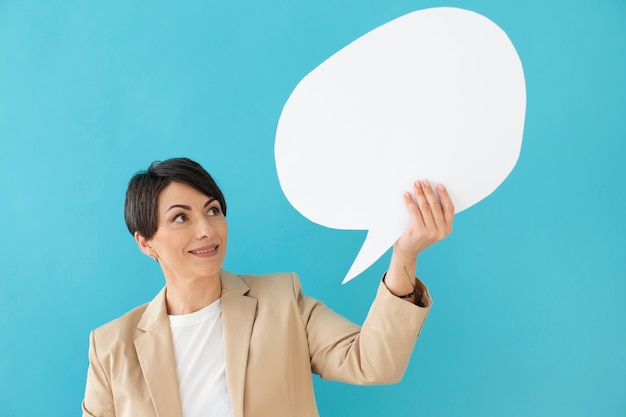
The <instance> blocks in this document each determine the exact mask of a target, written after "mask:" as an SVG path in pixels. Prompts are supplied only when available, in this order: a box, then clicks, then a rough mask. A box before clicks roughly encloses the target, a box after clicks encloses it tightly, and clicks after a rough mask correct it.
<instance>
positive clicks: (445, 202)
mask: <svg viewBox="0 0 626 417" xmlns="http://www.w3.org/2000/svg"><path fill="white" fill-rule="evenodd" d="M437 194H438V195H439V201H440V202H441V208H442V209H443V220H444V222H445V224H446V227H447V228H448V233H450V232H452V223H453V222H454V204H452V199H451V198H450V194H448V190H447V189H446V187H444V185H443V184H437Z"/></svg>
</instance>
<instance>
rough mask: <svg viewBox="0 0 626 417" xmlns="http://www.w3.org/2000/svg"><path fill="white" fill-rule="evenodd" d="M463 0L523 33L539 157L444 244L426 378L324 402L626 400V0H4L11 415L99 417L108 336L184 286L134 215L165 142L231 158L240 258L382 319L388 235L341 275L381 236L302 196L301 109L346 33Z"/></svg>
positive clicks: (379, 411)
mask: <svg viewBox="0 0 626 417" xmlns="http://www.w3.org/2000/svg"><path fill="white" fill-rule="evenodd" d="M444 5H445V6H458V7H463V8H466V9H470V10H474V11H477V12H479V13H481V14H483V15H485V16H487V17H489V18H490V19H492V20H493V21H494V22H496V23H497V24H498V25H499V26H500V27H502V28H503V29H504V30H505V31H506V32H507V34H508V35H509V37H510V38H511V40H512V41H513V43H514V45H515V46H516V48H517V50H518V53H519V55H520V57H521V59H522V63H523V65H524V70H525V76H526V83H527V97H528V104H527V116H526V126H525V134H524V143H523V147H522V152H521V156H520V159H519V162H518V164H517V166H516V168H515V169H514V171H513V172H512V174H511V175H510V176H509V178H508V179H507V180H506V181H505V182H504V183H503V185H502V186H501V187H500V188H499V189H498V190H496V192H495V193H494V194H492V195H491V196H490V197H489V198H487V199H486V200H484V201H482V202H481V203H479V204H477V205H476V206H474V207H472V208H471V209H469V210H467V211H465V212H463V213H461V214H460V215H459V216H457V219H456V222H455V231H454V233H453V235H452V236H451V237H450V238H448V239H447V240H446V241H444V242H442V243H440V244H438V245H437V246H435V247H433V248H431V249H429V250H428V251H426V252H425V253H424V254H423V255H422V256H421V257H420V265H419V274H420V275H421V276H422V277H423V279H424V280H425V281H426V282H427V283H428V285H429V287H430V290H431V292H432V295H433V298H434V299H435V304H434V307H433V309H432V312H431V315H430V317H429V319H428V321H427V323H426V326H425V328H424V331H423V334H422V337H421V339H420V341H419V342H418V344H417V347H416V350H415V353H414V356H413V359H412V362H411V364H410V367H409V369H408V372H407V374H406V376H405V378H404V380H403V381H402V382H401V383H400V384H398V385H393V386H382V387H353V386H348V385H344V384H340V383H334V382H327V381H319V380H317V379H316V388H317V397H318V402H319V408H320V412H321V414H322V415H323V416H324V417H331V416H346V415H361V416H381V415H386V416H413V415H419V416H481V417H489V416H570V417H575V416H626V303H625V302H624V299H625V298H626V295H625V294H626V242H625V235H626V219H625V218H626V216H625V213H626V175H625V174H626V168H624V167H625V166H626V164H624V157H625V156H626V81H625V80H626V77H625V76H624V74H626V2H625V1H624V0H613V1H609V0H595V1H552V0H551V1H537V0H532V1H525V2H513V1H495V0H494V1H469V0H467V1H461V0H459V1H449V2H446V3H443V2H439V1H383V0H376V1H373V0H349V1H341V2H338V1H336V0H321V1H296V0H271V1H266V2H259V1H250V0H239V1H222V2H210V1H181V2H159V1H132V2H129V1H118V0H115V1H112V0H109V1H106V2H93V1H69V0H63V1H28V0H22V1H0V162H1V163H0V193H1V194H0V196H1V201H0V219H1V222H2V223H1V224H2V225H1V226H0V228H1V231H2V232H1V233H0V245H1V246H0V255H1V257H2V258H1V266H2V273H1V274H0V416H3V417H12V416H34V415H46V416H70V415H78V414H80V402H81V400H82V395H83V389H84V382H85V373H86V369H87V347H88V332H89V331H90V330H91V329H92V328H94V327H97V326H99V325H101V324H103V323H105V322H107V321H109V320H111V319H113V318H114V317H117V316H118V315H121V314H123V313H124V312H125V311H127V310H129V309H130V308H132V307H134V306H136V305H138V304H141V303H144V302H146V301H148V300H150V299H151V298H152V296H153V295H154V294H155V293H156V292H157V291H158V290H159V288H160V287H161V286H162V285H163V280H162V277H161V273H160V270H159V269H158V266H157V265H156V264H155V263H154V262H152V261H151V260H150V259H148V258H147V257H145V256H143V255H141V254H140V252H139V251H138V250H137V248H136V245H135V242H134V241H133V239H132V238H131V236H130V235H129V234H128V232H127V231H126V229H125V226H124V223H123V218H122V205H123V197H124V191H125V187H126V184H127V181H128V180H129V178H130V176H131V175H132V174H133V173H135V172H136V171H137V170H139V169H144V168H145V167H147V165H148V163H149V162H151V161H152V160H155V159H165V158H169V157H173V156H189V157H191V158H194V159H196V160H198V161H199V162H201V163H202V164H203V165H205V167H207V169H208V170H209V171H210V172H211V173H213V174H214V176H215V177H216V178H217V180H218V182H219V183H220V185H221V186H222V188H223V189H224V191H225V194H226V198H227V200H228V202H229V216H228V218H229V222H230V237H229V254H228V257H227V261H226V265H225V266H226V267H227V268H228V269H230V270H232V271H233V272H248V273H264V272H271V271H283V270H285V271H286V270H294V271H297V272H298V273H299V274H300V276H301V279H302V281H303V284H304V288H305V290H306V291H307V292H308V293H309V294H311V295H313V296H315V297H318V298H321V299H323V300H324V301H326V302H327V304H329V305H330V306H331V307H333V308H334V309H335V310H337V311H339V312H341V313H343V314H345V315H346V316H348V317H349V318H351V319H353V320H357V321H361V320H362V319H363V318H364V316H365V314H366V312H367V308H368V305H369V303H370V301H371V299H372V297H373V295H374V292H375V289H376V286H377V284H378V280H379V277H380V274H381V272H382V271H383V270H384V268H385V264H386V262H388V254H387V255H386V256H385V257H384V258H383V259H382V260H381V261H379V262H378V263H377V264H376V265H374V266H373V267H372V268H370V269H369V270H368V271H367V272H366V273H364V274H363V275H362V276H361V277H359V278H358V279H356V280H354V281H352V282H350V283H349V284H347V285H344V286H340V285H339V281H340V280H341V278H342V277H343V276H344V274H345V272H346V271H347V269H348V268H349V266H350V265H351V262H352V260H353V258H354V256H355V255H356V253H357V251H358V249H359V247H360V244H361V242H362V240H363V238H364V232H361V231H354V232H350V231H337V230H330V229H326V228H323V227H321V226H318V225H316V224H313V223H311V222H309V221H307V220H306V219H304V218H303V217H302V216H300V215H299V213H297V212H296V211H295V210H294V209H293V208H292V207H291V206H290V205H289V204H288V202H287V201H286V199H285V198H284V196H283V194H282V192H281V190H280V187H279V184H278V179H277V176H276V172H275V167H274V159H273V145H274V133H275V129H276V125H277V121H278V117H279V115H280V112H281V109H282V106H283V104H284V103H285V101H286V100H287V97H288V96H289V94H290V92H291V91H292V89H293V88H294V87H295V86H296V84H297V83H298V81H299V80H300V79H301V78H302V77H303V76H304V75H306V74H307V73H308V72H309V71H311V70H312V69H314V68H315V67H316V66H317V65H318V64H320V63H321V62H322V61H324V60H325V59H326V58H328V57H329V56H330V55H332V54H333V53H334V52H336V51H338V50H339V49H341V48H342V47H343V46H345V45H347V44H348V43H349V42H351V41H352V40H354V39H356V38H358V37H359V36H361V35H363V34H364V33H366V32H367V31H369V30H371V29H373V28H375V27H377V26H379V25H381V24H384V23H386V22H388V21H389V20H392V19H393V18H396V17H399V16H401V15H403V14H405V13H408V12H410V11H414V10H417V9H421V8H426V7H432V6H444ZM320 168H321V169H323V167H320ZM366 198H372V197H371V196H369V197H367V196H366ZM328 203H329V204H330V203H331V202H328ZM375 203H376V202H375V196H374V198H372V204H375Z"/></svg>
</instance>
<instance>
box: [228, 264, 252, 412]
mask: <svg viewBox="0 0 626 417" xmlns="http://www.w3.org/2000/svg"><path fill="white" fill-rule="evenodd" d="M220 278H221V280H222V327H223V329H224V356H225V361H226V382H227V384H228V391H229V394H230V400H231V404H232V407H233V416H234V417H243V401H244V388H245V379H246V367H247V364H248V351H249V348H250V337H251V335H252V325H253V324H254V317H255V314H256V306H257V300H256V299H255V298H252V297H248V296H246V294H247V293H248V291H249V290H250V287H248V285H247V284H246V283H245V282H243V281H242V280H241V279H240V278H239V277H237V276H236V275H233V274H231V273H230V272H228V271H225V270H222V271H221V272H220Z"/></svg>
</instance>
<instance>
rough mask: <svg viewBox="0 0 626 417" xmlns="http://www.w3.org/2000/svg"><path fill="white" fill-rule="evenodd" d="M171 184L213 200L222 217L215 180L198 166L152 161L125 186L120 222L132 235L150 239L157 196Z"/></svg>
mask: <svg viewBox="0 0 626 417" xmlns="http://www.w3.org/2000/svg"><path fill="white" fill-rule="evenodd" d="M172 182H180V183H183V184H187V185H189V186H190V187H193V188H195V189H196V190H198V191H200V192H201V193H203V194H205V195H207V196H208V197H213V198H215V199H216V200H217V201H218V202H219V203H220V206H221V208H222V213H224V215H226V201H225V200H224V195H223V194H222V190H220V187H218V186H217V184H216V183H215V180H214V179H213V177H211V175H210V174H209V173H208V172H206V170H205V169H204V168H202V166H201V165H200V164H198V163H197V162H195V161H192V160H191V159H189V158H172V159H167V160H165V161H155V162H153V163H152V164H150V166H149V167H148V169H147V170H145V171H140V172H138V173H136V174H135V175H134V176H133V177H132V178H131V180H130V182H129V183H128V189H127V190H126V202H125V203H124V219H125V220H126V227H128V231H130V233H131V234H132V235H134V234H135V232H139V234H140V235H141V236H143V237H145V238H146V239H152V237H153V236H154V234H155V233H156V231H157V227H158V225H159V220H158V207H159V204H158V200H159V194H160V193H161V191H163V189H164V188H165V187H167V186H168V185H169V184H170V183H172Z"/></svg>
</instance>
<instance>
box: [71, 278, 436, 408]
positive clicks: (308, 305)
mask: <svg viewBox="0 0 626 417" xmlns="http://www.w3.org/2000/svg"><path fill="white" fill-rule="evenodd" d="M220 277H221V280H222V296H221V304H222V323H223V329H224V348H225V360H226V379H227V385H228V390H229V393H230V399H231V404H232V408H233V415H234V417H264V416H267V417H317V416H318V412H317V407H316V404H315V396H314V393H313V382H312V372H314V373H316V374H319V375H320V376H321V377H322V378H325V379H333V380H338V381H343V382H348V383H353V384H386V383H395V382H398V381H399V380H400V379H401V378H402V375H403V374H404V372H405V370H406V367H407V364H408V362H409V358H410V355H411V352H412V350H413V346H414V344H415V341H416V339H417V336H418V334H419V332H420V330H421V328H422V325H423V323H424V320H425V319H426V315H427V313H428V310H429V308H430V298H429V296H428V292H427V290H426V288H425V287H424V286H423V284H421V283H419V284H420V286H421V289H422V292H423V294H424V298H423V299H424V300H426V304H425V305H427V306H428V307H418V306H416V305H413V304H411V303H409V302H407V301H405V300H402V299H399V298H397V297H395V296H393V295H392V294H391V293H389V291H388V290H387V289H386V287H385V286H384V284H381V285H380V287H379V288H378V292H377V295H376V299H375V300H374V302H373V304H372V306H371V308H370V311H369V313H368V316H367V318H366V320H365V322H364V324H363V326H362V327H359V326H357V325H355V324H354V323H352V322H350V321H349V320H347V319H345V318H344V317H342V316H340V315H338V314H336V313H335V312H333V311H332V310H330V309H329V308H328V307H326V306H325V305H324V304H322V303H320V302H319V301H316V300H314V299H312V298H310V297H308V296H306V295H303V294H302V292H301V288H300V282H299V280H298V278H297V277H296V276H295V275H294V274H272V275H265V276H251V275H241V276H237V275H233V274H231V273H229V272H227V271H224V270H222V271H221V273H220ZM86 416H96V417H110V416H118V417H182V411H181V404H180V396H179V391H178V381H177V376H176V364H175V360H174V350H173V345H172V336H171V332H170V326H169V319H168V317H167V310H166V306H165V288H164V289H163V290H161V292H160V293H159V294H158V295H157V296H156V297H155V298H154V300H152V301H151V302H150V303H148V304H146V305H143V306H140V307H137V308H136V309H134V310H132V311H130V312H129V313H127V314H125V315H124V316H122V317H120V318H118V319H117V320H114V321H112V322H110V323H108V324H106V325H104V326H102V327H100V328H98V329H96V330H94V331H93V332H92V333H91V340H90V347H89V370H88V372H87V385H86V389H85V398H84V401H83V417H86Z"/></svg>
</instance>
